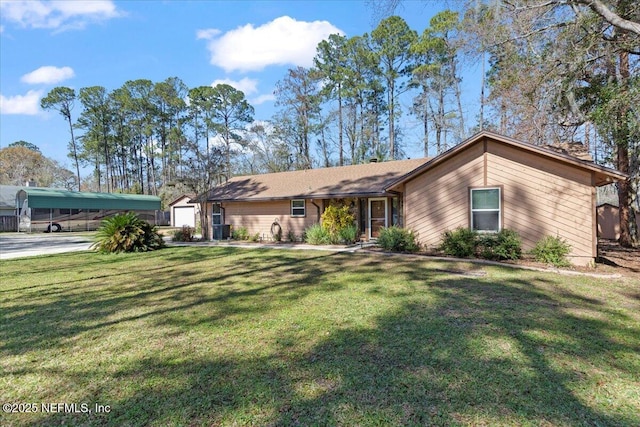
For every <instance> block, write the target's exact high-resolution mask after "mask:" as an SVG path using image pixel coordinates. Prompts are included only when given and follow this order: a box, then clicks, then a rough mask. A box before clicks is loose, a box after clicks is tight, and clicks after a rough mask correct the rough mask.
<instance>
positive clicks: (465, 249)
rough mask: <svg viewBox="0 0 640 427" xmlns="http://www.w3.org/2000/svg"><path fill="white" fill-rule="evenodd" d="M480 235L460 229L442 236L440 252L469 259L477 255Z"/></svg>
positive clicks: (448, 231) (449, 231)
mask: <svg viewBox="0 0 640 427" xmlns="http://www.w3.org/2000/svg"><path fill="white" fill-rule="evenodd" d="M477 240H478V233H476V232H475V231H473V230H470V229H468V228H463V227H458V228H456V229H455V230H453V231H451V230H447V231H445V232H444V233H443V234H442V243H441V244H440V250H441V251H442V252H444V253H445V254H447V255H449V256H454V257H458V258H468V257H471V256H473V255H475V252H476V245H477Z"/></svg>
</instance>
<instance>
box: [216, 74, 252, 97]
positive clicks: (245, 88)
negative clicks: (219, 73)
mask: <svg viewBox="0 0 640 427" xmlns="http://www.w3.org/2000/svg"><path fill="white" fill-rule="evenodd" d="M219 84H225V85H229V86H231V87H233V88H235V89H237V90H241V91H242V92H243V93H244V95H245V96H247V95H251V94H252V93H256V92H257V91H258V80H256V79H250V78H248V77H244V78H243V79H242V80H231V79H218V80H214V81H213V83H211V86H214V87H215V86H217V85H219Z"/></svg>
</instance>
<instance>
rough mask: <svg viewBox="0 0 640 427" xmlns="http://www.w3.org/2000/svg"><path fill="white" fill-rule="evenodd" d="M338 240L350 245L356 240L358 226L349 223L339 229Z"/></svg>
mask: <svg viewBox="0 0 640 427" xmlns="http://www.w3.org/2000/svg"><path fill="white" fill-rule="evenodd" d="M339 236H340V241H341V242H343V243H345V244H347V245H351V244H353V243H355V242H356V240H358V227H357V226H356V225H355V224H350V225H348V226H346V227H344V228H343V229H341V230H340V233H339Z"/></svg>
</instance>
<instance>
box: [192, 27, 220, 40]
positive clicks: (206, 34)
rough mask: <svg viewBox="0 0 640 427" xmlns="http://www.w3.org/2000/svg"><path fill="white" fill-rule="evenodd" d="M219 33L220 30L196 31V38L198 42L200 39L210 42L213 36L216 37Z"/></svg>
mask: <svg viewBox="0 0 640 427" xmlns="http://www.w3.org/2000/svg"><path fill="white" fill-rule="evenodd" d="M220 33H221V31H220V30H216V29H215V28H209V29H206V30H198V31H196V38H197V39H198V40H200V39H204V40H211V39H212V38H214V37H215V36H217V35H218V34H220Z"/></svg>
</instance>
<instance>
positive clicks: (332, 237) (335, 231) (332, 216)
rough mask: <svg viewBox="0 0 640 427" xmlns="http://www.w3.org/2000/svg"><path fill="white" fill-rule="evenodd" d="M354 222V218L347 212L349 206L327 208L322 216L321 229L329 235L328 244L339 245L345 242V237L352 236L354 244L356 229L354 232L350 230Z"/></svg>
mask: <svg viewBox="0 0 640 427" xmlns="http://www.w3.org/2000/svg"><path fill="white" fill-rule="evenodd" d="M354 221H355V216H354V215H353V214H352V213H351V212H350V211H349V206H340V207H338V206H334V205H330V206H328V207H327V209H325V211H324V213H323V214H322V228H324V229H325V230H326V231H327V233H328V235H329V243H341V242H342V241H345V240H346V239H345V237H351V235H352V234H353V235H354V239H353V241H354V242H355V234H356V233H357V227H356V230H355V232H354V231H353V229H352V228H351V227H352V226H353V227H355V225H354ZM347 229H348V230H347ZM343 234H344V235H343Z"/></svg>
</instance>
